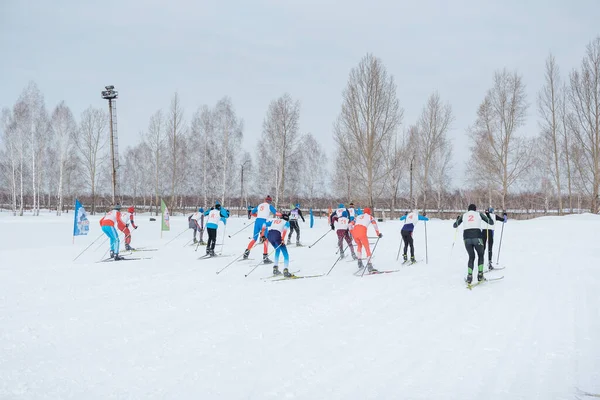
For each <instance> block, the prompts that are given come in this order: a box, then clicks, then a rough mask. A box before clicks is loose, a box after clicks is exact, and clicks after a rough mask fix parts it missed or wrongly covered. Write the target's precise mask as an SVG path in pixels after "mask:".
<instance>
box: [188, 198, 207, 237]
mask: <svg viewBox="0 0 600 400" xmlns="http://www.w3.org/2000/svg"><path fill="white" fill-rule="evenodd" d="M188 226H189V227H190V229H193V230H194V244H196V243H198V240H196V232H198V231H200V235H199V236H200V244H201V245H205V244H206V243H204V240H203V237H204V208H202V207H200V208H198V212H196V213H193V214H192V215H190V219H189V225H188Z"/></svg>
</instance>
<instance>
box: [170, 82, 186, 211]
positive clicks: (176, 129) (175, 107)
mask: <svg viewBox="0 0 600 400" xmlns="http://www.w3.org/2000/svg"><path fill="white" fill-rule="evenodd" d="M166 130H167V143H168V147H169V157H170V159H169V167H170V172H171V204H170V209H171V210H174V207H175V205H176V204H177V202H176V195H177V194H178V192H177V190H179V185H178V184H179V182H180V181H181V180H182V177H181V176H179V175H178V174H180V173H181V171H180V170H181V166H180V164H182V163H183V155H184V152H185V126H184V121H183V108H182V107H181V103H180V101H179V95H178V94H177V93H175V94H174V95H173V98H172V99H171V108H170V109H169V115H168V122H167V129H166Z"/></svg>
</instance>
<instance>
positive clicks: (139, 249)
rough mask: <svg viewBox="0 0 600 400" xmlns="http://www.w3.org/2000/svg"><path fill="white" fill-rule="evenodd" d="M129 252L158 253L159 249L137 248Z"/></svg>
mask: <svg viewBox="0 0 600 400" xmlns="http://www.w3.org/2000/svg"><path fill="white" fill-rule="evenodd" d="M129 251H132V252H134V253H135V252H136V251H158V249H147V248H145V247H142V248H137V249H133V250H129Z"/></svg>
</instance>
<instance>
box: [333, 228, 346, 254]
mask: <svg viewBox="0 0 600 400" xmlns="http://www.w3.org/2000/svg"><path fill="white" fill-rule="evenodd" d="M335 234H336V235H337V237H338V249H339V250H340V254H342V253H343V252H344V246H343V243H344V242H343V240H344V230H343V229H338V230H337V231H335Z"/></svg>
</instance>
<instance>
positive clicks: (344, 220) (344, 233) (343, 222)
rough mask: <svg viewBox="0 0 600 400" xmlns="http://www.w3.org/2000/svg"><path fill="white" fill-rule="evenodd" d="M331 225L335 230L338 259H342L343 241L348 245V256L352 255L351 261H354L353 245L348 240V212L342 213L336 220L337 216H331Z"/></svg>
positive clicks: (350, 240) (349, 239)
mask: <svg viewBox="0 0 600 400" xmlns="http://www.w3.org/2000/svg"><path fill="white" fill-rule="evenodd" d="M333 224H334V226H335V229H336V231H335V232H336V233H337V237H338V248H339V249H340V258H344V240H346V243H348V248H349V249H350V254H352V259H353V260H356V258H357V257H356V254H355V253H354V245H353V244H352V239H351V238H350V232H349V229H350V218H348V212H346V211H342V216H341V217H339V218H338V216H337V215H334V216H333Z"/></svg>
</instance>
